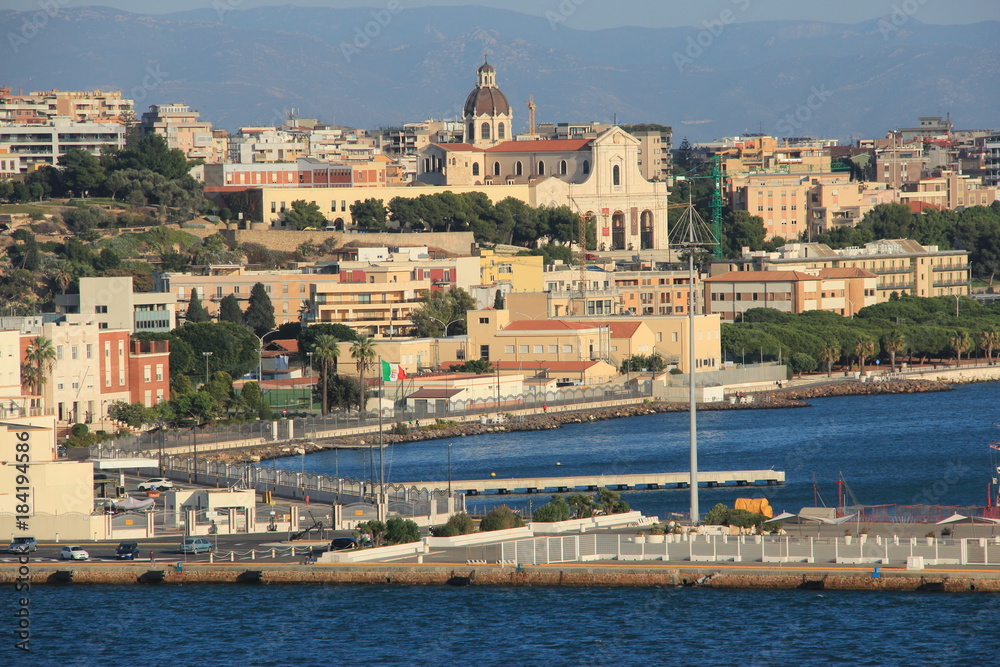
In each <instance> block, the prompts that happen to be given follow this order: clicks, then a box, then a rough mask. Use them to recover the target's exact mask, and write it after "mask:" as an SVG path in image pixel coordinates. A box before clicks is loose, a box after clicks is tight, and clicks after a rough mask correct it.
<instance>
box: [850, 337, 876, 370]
mask: <svg viewBox="0 0 1000 667" xmlns="http://www.w3.org/2000/svg"><path fill="white" fill-rule="evenodd" d="M874 354H875V341H873V340H872V339H871V338H869V337H868V336H867V335H865V334H858V335H857V336H856V337H855V339H854V356H855V357H856V358H857V360H858V370H859V371H861V372H862V373H864V372H865V359H867V358H869V357H872V356H874Z"/></svg>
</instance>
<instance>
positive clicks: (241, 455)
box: [218, 380, 952, 461]
mask: <svg viewBox="0 0 1000 667" xmlns="http://www.w3.org/2000/svg"><path fill="white" fill-rule="evenodd" d="M951 389H952V387H951V385H949V384H947V383H945V382H938V381H934V380H897V381H892V382H843V381H841V382H837V381H834V382H829V383H823V384H818V385H810V386H804V387H789V388H784V389H774V390H770V391H762V392H757V393H754V394H753V401H752V402H745V403H735V404H732V403H729V402H723V403H701V404H699V405H698V410H699V412H715V411H722V410H776V409H784V408H805V407H809V405H810V404H809V403H808V401H809V400H811V399H817V398H826V397H835V396H873V395H886V394H921V393H928V392H942V391H950V390H951ZM687 410H688V405H687V403H666V402H660V401H648V402H644V403H639V404H635V405H618V406H613V407H606V408H596V409H588V410H573V409H571V408H570V409H567V408H565V407H563V408H560V409H555V408H550V409H549V410H548V411H547V412H541V413H535V414H518V415H516V416H515V417H514V418H513V419H508V420H506V421H504V422H503V423H500V424H497V423H486V424H484V423H479V422H453V421H448V420H434V419H426V418H425V419H419V420H415V422H414V424H415V426H414V427H413V428H410V427H409V425H408V423H407V422H405V421H404V422H403V423H404V424H407V428H406V432H405V433H392V432H390V430H391V429H392V425H391V423H390V424H386V432H385V433H384V434H383V436H382V437H383V442H384V443H385V444H387V445H393V444H404V443H409V442H421V441H425V440H437V439H443V438H444V439H450V438H461V437H467V436H475V435H486V434H490V433H508V432H517V431H546V430H551V429H557V428H560V427H562V426H565V425H568V424H582V423H587V422H599V421H605V420H609V419H622V418H625V417H639V416H644V415H655V414H661V413H669V412H687ZM377 438H378V436H377V435H372V434H363V435H352V436H339V437H336V438H330V439H327V440H325V441H324V442H323V443H319V444H317V443H306V444H305V445H298V446H299V447H303V448H304V449H305V450H306V453H307V454H310V453H313V452H316V451H322V450H325V449H331V448H358V447H367V446H369V445H371V444H374V443H376V442H377ZM292 452H293V449H292V448H290V447H289V446H288V445H272V446H267V445H264V446H260V447H255V448H250V449H243V450H240V451H238V452H236V451H231V452H220V453H219V454H218V458H220V459H222V460H231V461H243V460H246V459H247V457H248V456H255V457H260V459H261V460H267V459H275V458H282V457H286V456H289V455H290V454H291V453H292Z"/></svg>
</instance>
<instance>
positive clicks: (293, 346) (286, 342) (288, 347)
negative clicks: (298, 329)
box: [264, 338, 299, 352]
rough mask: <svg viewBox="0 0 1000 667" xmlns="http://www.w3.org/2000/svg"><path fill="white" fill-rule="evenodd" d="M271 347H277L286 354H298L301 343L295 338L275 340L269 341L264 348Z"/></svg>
mask: <svg viewBox="0 0 1000 667" xmlns="http://www.w3.org/2000/svg"><path fill="white" fill-rule="evenodd" d="M271 345H277V346H278V347H280V348H281V349H282V350H284V351H286V352H298V351H299V341H297V340H295V339H294V338H275V339H273V340H269V341H267V343H265V344H264V347H265V348H267V347H269V346H271Z"/></svg>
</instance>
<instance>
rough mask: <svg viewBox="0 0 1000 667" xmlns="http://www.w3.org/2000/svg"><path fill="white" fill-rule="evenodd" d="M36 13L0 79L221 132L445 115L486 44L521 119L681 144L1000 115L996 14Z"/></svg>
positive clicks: (969, 124) (465, 88) (17, 26)
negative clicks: (727, 19) (612, 25)
mask: <svg viewBox="0 0 1000 667" xmlns="http://www.w3.org/2000/svg"><path fill="white" fill-rule="evenodd" d="M208 4H209V3H206V5H208ZM229 4H238V3H229ZM210 6H211V5H210ZM215 6H216V7H223V8H224V7H226V6H227V4H226V3H223V2H220V3H215ZM37 14H38V12H25V13H19V12H14V11H9V10H2V11H0V34H2V35H5V36H7V37H6V39H5V40H4V41H5V42H8V43H7V44H4V45H3V48H4V56H3V59H2V62H3V66H2V68H0V85H3V86H10V87H12V88H14V89H15V90H16V89H18V88H24V89H26V90H27V89H31V90H38V89H49V88H61V89H83V88H112V89H114V88H120V89H122V90H123V91H124V92H125V93H126V94H127V95H129V96H131V97H133V98H135V99H136V106H137V110H138V111H139V112H140V113H141V111H143V110H145V108H146V107H147V106H148V105H149V104H154V103H168V102H178V101H183V102H186V103H188V104H190V105H191V106H192V107H193V108H196V109H198V110H200V111H201V113H202V117H203V118H205V119H207V120H210V121H212V122H213V123H215V124H216V126H219V127H224V128H227V129H230V130H234V129H236V128H237V127H238V126H240V125H251V124H258V123H266V124H273V123H275V122H278V121H279V120H280V119H281V118H282V117H283V115H284V113H285V111H286V110H287V109H290V108H295V109H296V110H297V112H298V115H299V116H302V117H318V118H320V119H322V120H325V121H327V122H336V123H342V124H346V125H354V126H360V127H368V128H375V127H379V126H382V125H390V124H397V123H401V122H411V121H419V120H423V119H425V118H428V117H435V118H442V117H453V116H455V115H456V114H459V113H461V105H462V103H463V102H464V100H465V96H466V95H467V93H468V92H469V90H470V89H471V88H472V86H473V85H474V83H475V69H476V68H477V67H478V66H479V64H480V63H481V62H482V54H483V52H484V51H488V52H489V59H490V62H491V63H492V64H493V65H495V66H496V68H497V70H498V74H497V80H498V83H499V85H500V87H501V88H502V89H503V90H504V92H505V93H506V94H507V97H508V98H509V99H510V101H511V103H512V105H513V106H514V110H515V123H516V125H517V126H518V127H519V128H524V127H526V123H527V120H526V119H527V109H526V108H525V106H524V102H525V101H526V100H527V99H528V96H529V95H530V94H534V96H535V101H536V103H537V104H538V119H539V122H545V121H583V120H600V121H606V122H610V121H612V120H613V119H614V118H615V117H617V119H618V121H619V122H627V123H637V122H656V123H663V124H666V125H672V126H673V127H674V133H675V136H676V137H677V142H678V143H679V141H680V139H681V137H683V136H687V137H689V138H690V139H691V140H708V139H712V138H715V137H719V136H724V135H730V134H737V133H740V132H745V131H751V132H755V131H761V130H762V131H764V132H766V133H770V134H778V135H782V136H790V135H805V134H809V135H813V136H822V137H836V138H840V139H847V138H848V137H850V136H851V135H854V136H869V137H870V136H882V135H883V134H884V133H885V132H886V131H887V130H889V129H892V128H894V127H898V126H904V127H906V126H912V125H913V124H914V123H915V122H916V118H917V116H927V115H944V114H946V113H948V112H950V113H951V114H952V120H953V121H954V122H955V123H956V126H957V127H960V128H989V127H994V128H996V127H998V126H1000V119H998V114H997V111H996V109H997V108H1000V104H998V102H1000V45H998V43H997V40H996V38H995V36H996V35H997V34H1000V23H998V22H994V21H984V22H980V23H975V24H971V25H966V26H931V25H925V24H922V23H920V22H918V21H917V20H916V19H912V18H911V19H909V20H908V21H906V22H904V23H903V24H902V26H901V27H900V29H899V30H894V31H892V32H888V33H886V32H885V30H884V27H885V26H884V24H883V25H881V26H880V24H879V23H878V21H868V22H865V23H859V24H856V25H841V24H831V23H814V22H802V21H782V22H759V23H743V24H733V25H729V26H725V27H724V28H723V29H722V32H721V33H720V34H718V35H713V34H711V33H710V32H708V31H707V30H705V29H701V30H699V29H696V28H670V29H647V28H628V29H626V28H616V29H609V30H602V31H593V32H589V31H578V30H573V29H571V28H568V27H566V26H565V24H561V23H550V21H549V20H547V19H546V18H544V17H532V16H527V15H524V14H518V13H515V12H508V11H503V10H494V9H484V8H476V7H457V8H456V7H452V8H442V7H424V8H417V9H405V10H402V11H401V12H400V13H399V14H397V15H393V14H391V13H389V12H387V11H384V10H383V13H382V14H381V15H378V16H373V14H372V10H369V9H326V8H304V7H264V8H257V9H248V10H225V9H222V10H217V9H214V8H208V9H203V10H196V11H189V12H179V13H175V14H167V15H141V14H133V13H129V12H124V11H120V10H115V9H107V8H100V7H84V8H65V9H60V10H59V11H58V13H56V15H55V16H52V17H47V20H46V24H45V25H44V26H43V27H41V28H40V29H38V30H37V31H36V32H37V34H34V35H33V36H31V37H30V38H28V37H27V36H26V35H28V34H29V33H30V32H31V30H27V31H25V30H24V29H23V26H24V22H25V20H30V19H31V17H32V16H33V15H37ZM377 19H381V20H382V21H381V23H379V22H378V20H377ZM383 24H384V25H383ZM366 30H367V32H368V34H369V35H373V36H372V37H369V36H368V35H366V34H365V31H366ZM883 33H885V34H883ZM11 35H15V36H17V38H15V39H14V41H11ZM359 35H360V37H359ZM21 37H23V39H21ZM699 43H700V44H701V46H699ZM692 45H693V46H692Z"/></svg>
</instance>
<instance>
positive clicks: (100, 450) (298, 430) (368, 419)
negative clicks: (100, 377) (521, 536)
mask: <svg viewBox="0 0 1000 667" xmlns="http://www.w3.org/2000/svg"><path fill="white" fill-rule="evenodd" d="M652 391H653V384H652V382H651V381H650V380H643V381H640V382H638V383H636V384H633V385H631V386H621V385H600V386H594V387H567V388H564V389H558V390H553V391H546V392H529V393H522V394H511V395H502V396H498V397H497V396H494V397H489V398H481V399H476V400H469V401H441V402H428V403H426V404H420V408H419V409H416V408H415V407H414V408H412V409H406V406H405V403H404V404H401V405H400V406H399V407H397V409H395V410H386V411H384V412H383V415H382V420H381V421H382V423H383V425H386V424H391V423H392V422H394V421H406V420H408V419H421V418H428V417H441V418H443V417H461V416H471V415H477V414H478V415H481V414H488V413H496V412H498V411H509V410H521V409H537V408H541V407H542V406H543V405H548V406H560V405H574V404H577V403H590V402H599V401H616V400H629V399H634V400H638V399H643V398H649V397H651V396H652ZM287 423H291V426H292V432H293V433H294V436H295V438H319V437H324V436H327V435H330V433H329V432H330V431H337V430H342V429H352V428H362V429H363V428H374V427H377V426H378V425H379V418H378V414H377V413H375V414H374V415H372V414H368V415H360V414H358V413H356V412H337V413H332V414H329V415H325V416H319V417H293V418H291V419H289V420H287V422H286V421H285V420H278V421H254V422H244V423H242V424H228V425H220V426H205V427H194V428H186V429H176V430H171V429H162V428H160V429H153V430H150V431H146V432H144V433H141V434H137V435H133V436H125V437H121V438H117V439H115V440H110V441H107V442H104V443H100V444H96V445H91V447H90V456H91V457H92V458H122V457H133V456H151V455H154V454H158V453H159V452H161V451H165V450H170V449H172V448H175V447H185V448H187V449H190V450H192V451H199V452H202V453H207V452H211V451H219V450H222V449H228V448H232V447H236V446H239V445H240V444H241V443H243V444H246V445H253V444H258V443H260V442H268V441H275V440H277V439H281V438H282V436H283V435H285V434H287V433H288V426H287V425H286V424H287ZM289 439H291V438H289Z"/></svg>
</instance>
